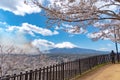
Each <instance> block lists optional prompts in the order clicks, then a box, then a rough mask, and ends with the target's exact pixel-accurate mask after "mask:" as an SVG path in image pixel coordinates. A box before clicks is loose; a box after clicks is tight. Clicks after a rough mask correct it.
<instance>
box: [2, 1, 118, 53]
mask: <svg viewBox="0 0 120 80" xmlns="http://www.w3.org/2000/svg"><path fill="white" fill-rule="evenodd" d="M14 2H16V1H15V0H13V4H10V5H9V6H8V5H7V3H8V2H7V0H5V1H3V3H2V2H1V3H0V39H1V41H0V42H3V43H6V44H7V43H8V42H9V40H11V41H13V43H14V42H15V43H14V44H18V43H20V44H21V43H26V42H30V43H31V44H32V45H34V46H35V47H37V48H39V49H40V50H45V49H50V48H55V47H58V48H64V47H69V48H72V47H80V48H87V49H95V50H102V51H111V50H114V49H115V45H114V43H113V42H112V41H110V40H98V41H92V40H91V39H90V38H89V37H88V36H87V35H88V34H89V33H90V32H91V30H94V28H89V29H88V31H87V32H85V33H84V34H81V33H79V34H71V33H67V32H64V31H63V30H60V29H56V26H51V27H52V28H47V24H46V20H47V18H46V17H45V16H42V15H40V13H41V9H39V10H38V8H36V9H37V10H36V9H35V10H34V9H31V10H29V8H30V7H28V8H26V9H28V11H27V10H26V9H25V8H24V6H25V4H23V3H20V1H18V2H17V3H16V5H14ZM18 4H21V6H19V7H20V9H19V8H18V7H17V5H18ZM22 5H23V6H22ZM21 9H23V10H21ZM24 10H26V11H24ZM9 44H10V43H9ZM119 47H120V46H119Z"/></svg>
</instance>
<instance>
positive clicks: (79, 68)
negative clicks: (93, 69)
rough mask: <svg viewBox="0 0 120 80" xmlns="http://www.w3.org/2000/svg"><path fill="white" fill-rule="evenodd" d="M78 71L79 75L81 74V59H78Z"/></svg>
mask: <svg viewBox="0 0 120 80" xmlns="http://www.w3.org/2000/svg"><path fill="white" fill-rule="evenodd" d="M79 73H80V75H81V74H82V72H81V59H79Z"/></svg>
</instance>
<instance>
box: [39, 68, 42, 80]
mask: <svg viewBox="0 0 120 80" xmlns="http://www.w3.org/2000/svg"><path fill="white" fill-rule="evenodd" d="M41 71H42V70H41V68H40V69H39V80H41Z"/></svg>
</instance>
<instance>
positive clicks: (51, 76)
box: [0, 55, 110, 80]
mask: <svg viewBox="0 0 120 80" xmlns="http://www.w3.org/2000/svg"><path fill="white" fill-rule="evenodd" d="M109 61H110V57H109V55H99V56H92V57H88V58H84V59H78V60H75V61H70V62H66V63H61V64H57V65H53V66H48V67H43V68H42V69H41V68H40V69H36V70H30V71H26V72H25V73H22V72H21V73H20V74H18V75H16V74H14V75H13V76H6V77H4V78H3V79H2V78H1V79H0V80H69V79H71V78H73V77H75V76H76V75H81V74H82V73H84V72H86V71H88V70H90V69H92V68H93V67H95V66H97V65H99V64H103V63H107V62H109Z"/></svg>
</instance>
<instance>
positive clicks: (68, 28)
mask: <svg viewBox="0 0 120 80" xmlns="http://www.w3.org/2000/svg"><path fill="white" fill-rule="evenodd" d="M62 26H63V29H65V30H66V31H67V32H68V33H70V34H82V33H86V32H87V31H86V30H85V29H83V28H82V27H79V26H73V25H69V24H64V23H63V24H62Z"/></svg>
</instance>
